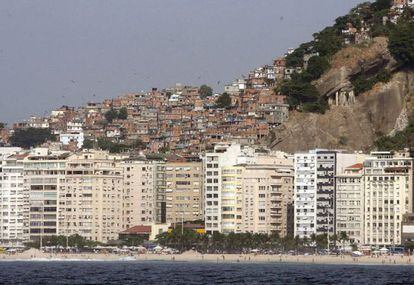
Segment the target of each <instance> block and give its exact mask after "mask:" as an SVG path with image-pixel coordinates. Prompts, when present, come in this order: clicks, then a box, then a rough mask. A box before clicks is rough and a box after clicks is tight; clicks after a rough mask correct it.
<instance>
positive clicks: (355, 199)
mask: <svg viewBox="0 0 414 285" xmlns="http://www.w3.org/2000/svg"><path fill="white" fill-rule="evenodd" d="M363 172H364V169H363V164H362V163H357V164H354V165H350V166H348V167H347V168H345V170H344V171H343V172H341V173H338V174H337V175H336V232H337V234H338V235H339V234H340V233H341V232H345V233H346V234H347V236H348V238H349V240H350V242H351V243H356V244H362V243H363V223H364V184H363Z"/></svg>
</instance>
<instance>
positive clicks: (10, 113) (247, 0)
mask: <svg viewBox="0 0 414 285" xmlns="http://www.w3.org/2000/svg"><path fill="white" fill-rule="evenodd" d="M360 2H363V1H361V0H135V1H127V0H113V1H104V0H101V1H98V0H96V1H93V0H83V1H74V0H71V1H69V0H67V1H56V0H50V1H46V0H39V1H34V0H29V1H21V0H1V1H0V121H6V122H12V121H15V120H21V119H25V118H27V117H29V116H30V115H43V114H46V113H45V112H49V111H50V110H51V109H53V108H55V107H59V106H61V105H70V106H79V105H82V104H84V103H86V102H87V101H91V100H96V101H98V100H102V99H103V98H112V97H115V96H118V95H120V94H123V93H125V92H133V91H141V90H148V89H149V88H151V87H159V88H164V87H168V86H171V85H173V84H174V83H176V82H181V83H186V84H194V85H201V84H203V83H207V84H209V85H211V86H212V87H213V88H214V89H216V90H217V91H220V90H222V85H223V83H227V82H230V81H231V80H233V79H234V78H236V77H239V76H240V75H241V74H246V73H247V72H248V71H249V70H250V69H252V68H254V67H256V66H260V65H263V64H266V63H271V60H272V59H273V58H274V57H276V56H278V55H281V54H283V53H284V52H285V51H286V49H287V48H289V47H296V46H297V45H298V44H299V43H301V42H303V41H307V40H310V39H311V36H312V34H313V33H314V32H317V31H319V30H320V29H321V28H323V27H325V26H326V25H330V24H332V23H333V20H334V19H335V18H336V17H337V16H340V15H343V14H345V13H346V12H348V11H349V10H350V9H351V8H352V7H353V6H355V5H356V4H357V3H360ZM218 81H220V82H221V83H220V85H218V84H217V83H218ZM94 94H95V96H94Z"/></svg>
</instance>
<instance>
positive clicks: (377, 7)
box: [372, 0, 392, 11]
mask: <svg viewBox="0 0 414 285" xmlns="http://www.w3.org/2000/svg"><path fill="white" fill-rule="evenodd" d="M391 6H392V0H377V1H375V2H374V3H373V4H372V8H373V9H374V11H381V10H386V9H390V8H391Z"/></svg>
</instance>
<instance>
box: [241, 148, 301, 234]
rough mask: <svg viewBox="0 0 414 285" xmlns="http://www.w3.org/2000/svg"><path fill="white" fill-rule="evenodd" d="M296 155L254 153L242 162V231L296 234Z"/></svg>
mask: <svg viewBox="0 0 414 285" xmlns="http://www.w3.org/2000/svg"><path fill="white" fill-rule="evenodd" d="M293 177H294V175H293V158H291V157H288V156H286V154H284V153H266V154H255V155H254V163H248V164H244V165H243V172H242V195H243V223H242V225H243V227H242V231H243V232H253V233H267V234H271V233H277V234H279V235H280V236H293Z"/></svg>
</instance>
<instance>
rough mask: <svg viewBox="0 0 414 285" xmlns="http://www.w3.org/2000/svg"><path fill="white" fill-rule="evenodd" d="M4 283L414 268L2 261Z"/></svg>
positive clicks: (258, 279) (409, 269) (330, 279)
mask: <svg viewBox="0 0 414 285" xmlns="http://www.w3.org/2000/svg"><path fill="white" fill-rule="evenodd" d="M0 284H169V285H173V284H365V285H366V284H376V285H379V284H414V267H413V266H386V265H385V266H373V265H316V264H311V265H309V264H283V263H273V264H272V263H261V264H259V263H254V264H248V263H235V264H230V263H222V264H216V263H190V262H151V261H145V262H136V261H132V262H119V261H118V262H92V261H90V262H83V261H76V262H56V261H49V262H40V261H39V262H25V261H17V262H14V261H13V262H0Z"/></svg>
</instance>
